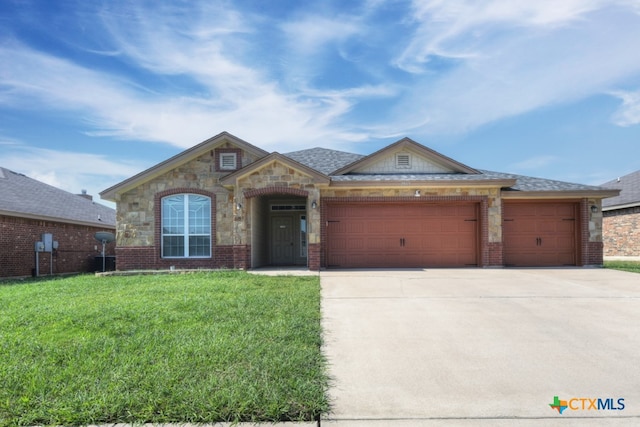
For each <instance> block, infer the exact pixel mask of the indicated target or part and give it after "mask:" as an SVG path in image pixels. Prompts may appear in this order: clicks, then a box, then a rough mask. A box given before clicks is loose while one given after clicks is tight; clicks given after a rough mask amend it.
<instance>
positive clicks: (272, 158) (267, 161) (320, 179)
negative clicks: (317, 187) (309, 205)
mask: <svg viewBox="0 0 640 427" xmlns="http://www.w3.org/2000/svg"><path fill="white" fill-rule="evenodd" d="M273 163H280V164H282V165H284V166H287V167H289V168H291V169H294V170H295V171H297V172H298V173H301V174H302V175H306V176H309V177H311V178H312V179H313V181H314V182H316V183H322V184H328V183H329V177H328V176H327V175H325V174H323V173H321V172H318V171H317V170H315V169H313V168H310V167H309V166H306V165H303V164H302V163H299V162H296V161H295V160H293V159H291V158H289V157H287V156H285V155H283V154H280V153H277V152H275V153H271V154H269V155H268V156H265V157H263V158H261V159H260V160H258V161H255V162H253V163H251V164H250V165H247V166H245V167H244V168H242V169H240V170H238V171H236V172H233V173H230V174H229V175H227V176H225V177H223V178H222V179H221V180H220V183H221V184H222V185H235V184H236V183H237V182H238V181H239V180H240V179H242V178H244V177H246V176H248V175H252V174H254V173H255V172H258V171H260V170H262V169H266V168H269V167H270V165H272V164H273Z"/></svg>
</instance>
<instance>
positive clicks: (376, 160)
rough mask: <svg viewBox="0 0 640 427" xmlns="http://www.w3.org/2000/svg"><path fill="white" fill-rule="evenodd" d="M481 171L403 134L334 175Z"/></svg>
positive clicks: (476, 172)
mask: <svg viewBox="0 0 640 427" xmlns="http://www.w3.org/2000/svg"><path fill="white" fill-rule="evenodd" d="M479 173H480V172H479V171H477V170H476V169H473V168H471V167H469V166H467V165H464V164H462V163H460V162H457V161H455V160H453V159H451V158H449V157H447V156H445V155H443V154H440V153H438V152H437V151H434V150H432V149H430V148H427V147H425V146H424V145H421V144H418V143H417V142H415V141H413V140H412V139H410V138H403V139H401V140H399V141H397V142H395V143H394V144H391V145H389V146H387V147H385V148H383V149H381V150H379V151H376V152H375V153H373V154H370V155H369V156H366V157H363V158H361V159H359V160H357V161H355V162H353V163H351V164H349V165H347V166H345V167H343V168H341V169H338V170H336V171H335V172H333V173H332V174H331V175H346V174H367V175H385V174H474V175H477V174H479Z"/></svg>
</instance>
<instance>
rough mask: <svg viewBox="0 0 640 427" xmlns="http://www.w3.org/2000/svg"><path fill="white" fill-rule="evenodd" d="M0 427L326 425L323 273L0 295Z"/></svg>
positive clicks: (209, 277)
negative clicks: (294, 422)
mask: <svg viewBox="0 0 640 427" xmlns="http://www.w3.org/2000/svg"><path fill="white" fill-rule="evenodd" d="M0 305H1V306H2V310H1V311H0V384H1V386H0V426H9V425H52V424H56V425H79V424H99V423H144V422H153V423H169V422H174V423H186V422H192V423H212V422H217V421H254V422H255V421H286V420H298V421H303V420H313V419H315V418H316V417H318V416H319V415H320V414H321V413H324V412H327V411H328V409H329V408H328V400H327V397H326V395H327V393H326V391H327V386H328V378H327V375H326V369H325V360H324V358H323V356H322V354H321V351H320V346H321V326H320V285H319V279H318V278H317V277H289V276H287V277H268V276H257V275H251V274H247V273H244V272H233V271H230V272H219V273H197V274H185V275H158V276H130V277H94V276H77V277H70V278H64V279H58V280H46V281H28V282H25V283H20V284H17V283H14V284H11V283H9V284H6V283H5V284H4V285H0Z"/></svg>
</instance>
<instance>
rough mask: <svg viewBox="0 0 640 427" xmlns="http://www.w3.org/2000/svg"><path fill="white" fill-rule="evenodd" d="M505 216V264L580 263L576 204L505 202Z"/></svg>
mask: <svg viewBox="0 0 640 427" xmlns="http://www.w3.org/2000/svg"><path fill="white" fill-rule="evenodd" d="M503 218H504V221H503V244H504V262H505V264H507V265H514V266H563V265H576V261H577V243H576V242H577V230H576V223H577V206H576V204H575V203H573V202H540V203H515V202H511V203H505V204H504V211H503Z"/></svg>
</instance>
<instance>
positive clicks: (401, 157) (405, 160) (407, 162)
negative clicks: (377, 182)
mask: <svg viewBox="0 0 640 427" xmlns="http://www.w3.org/2000/svg"><path fill="white" fill-rule="evenodd" d="M396 168H397V169H410V168H411V156H409V155H408V154H396Z"/></svg>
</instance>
